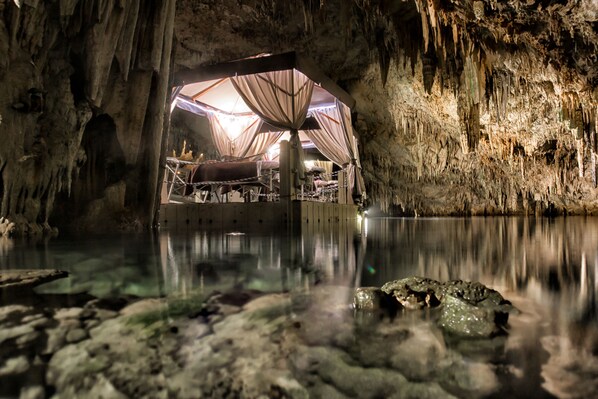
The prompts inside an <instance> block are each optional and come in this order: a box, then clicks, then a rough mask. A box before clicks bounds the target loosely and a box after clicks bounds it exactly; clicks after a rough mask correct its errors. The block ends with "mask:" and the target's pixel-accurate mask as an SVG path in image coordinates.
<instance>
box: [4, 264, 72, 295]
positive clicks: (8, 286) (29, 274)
mask: <svg viewBox="0 0 598 399" xmlns="http://www.w3.org/2000/svg"><path fill="white" fill-rule="evenodd" d="M67 276H68V272H65V271H62V270H26V269H23V270H0V291H2V290H31V289H32V288H34V287H37V286H38V285H40V284H44V283H48V282H50V281H54V280H58V279H61V278H65V277H67Z"/></svg>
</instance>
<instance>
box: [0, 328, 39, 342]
mask: <svg viewBox="0 0 598 399" xmlns="http://www.w3.org/2000/svg"><path fill="white" fill-rule="evenodd" d="M34 332H35V331H34V329H33V327H32V326H30V325H28V324H25V325H18V326H14V327H9V328H2V329H1V330H0V345H3V344H4V343H5V342H6V341H9V340H11V339H14V338H18V337H21V336H26V335H27V334H31V333H34Z"/></svg>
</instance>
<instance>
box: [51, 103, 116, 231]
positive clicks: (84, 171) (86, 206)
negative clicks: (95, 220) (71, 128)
mask: <svg viewBox="0 0 598 399" xmlns="http://www.w3.org/2000/svg"><path fill="white" fill-rule="evenodd" d="M80 151H81V156H80V157H79V159H78V163H77V167H76V168H75V170H74V172H73V181H72V185H71V189H70V192H63V193H60V194H58V197H57V200H56V201H55V208H54V212H53V213H52V218H51V220H50V223H51V224H52V225H56V226H57V227H59V228H61V227H65V228H67V229H68V228H70V227H73V226H69V223H70V222H71V221H73V220H77V219H78V218H80V217H82V216H84V215H85V214H86V213H89V212H93V210H92V209H91V208H92V207H93V206H94V201H98V200H106V201H107V202H109V203H111V202H112V203H114V202H116V203H118V205H120V206H122V205H124V204H123V203H122V202H123V200H122V198H119V195H118V194H117V193H116V194H115V192H114V191H111V190H110V187H113V186H115V185H117V184H118V183H119V182H122V181H123V180H124V179H125V176H126V174H127V167H126V161H125V156H124V152H123V150H122V148H121V145H120V143H119V141H118V137H117V134H116V125H115V123H114V120H113V119H112V117H110V115H107V114H101V115H97V116H95V117H93V118H92V119H91V120H90V121H89V122H88V123H87V125H86V127H85V130H84V132H83V136H82V138H81V145H80ZM44 195H47V193H45V194H44ZM110 197H111V198H110ZM96 204H97V202H96Z"/></svg>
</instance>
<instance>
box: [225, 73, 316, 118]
mask: <svg viewBox="0 0 598 399" xmlns="http://www.w3.org/2000/svg"><path fill="white" fill-rule="evenodd" d="M231 82H232V84H233V86H234V87H235V89H236V90H237V92H238V93H239V95H240V96H241V97H242V98H243V101H245V103H246V104H247V106H248V107H249V108H250V109H251V110H252V111H253V112H255V113H256V114H257V115H259V117H260V118H262V119H263V120H264V121H266V122H268V123H269V124H271V125H272V126H276V127H279V128H281V129H284V130H292V129H295V130H299V128H300V127H301V126H302V125H303V122H305V118H306V117H307V110H308V108H309V103H310V102H311V96H312V93H313V89H314V82H313V81H312V80H311V79H309V78H308V77H307V76H305V75H304V74H302V73H301V72H299V71H297V70H295V69H288V70H285V71H273V72H264V73H256V74H253V75H243V76H233V77H232V78H231Z"/></svg>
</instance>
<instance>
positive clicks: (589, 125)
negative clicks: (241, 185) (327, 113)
mask: <svg viewBox="0 0 598 399" xmlns="http://www.w3.org/2000/svg"><path fill="white" fill-rule="evenodd" d="M177 9H178V11H177V13H178V15H180V18H178V17H177V25H176V27H175V29H176V32H177V38H178V45H177V48H178V50H177V57H176V64H177V66H178V67H183V68H184V67H193V66H197V65H201V64H207V63H213V62H220V61H225V60H230V59H235V58H239V57H244V56H249V55H253V54H257V53H260V52H272V53H277V52H282V51H288V50H298V51H301V52H304V53H306V54H308V55H309V56H311V57H312V58H314V59H315V60H316V61H317V63H318V64H319V66H320V67H321V68H322V69H323V70H324V72H326V73H327V74H328V75H330V76H331V77H332V78H333V79H335V80H337V82H339V84H340V85H341V86H343V87H344V88H345V89H346V90H348V91H349V92H350V93H351V94H352V95H353V96H354V97H355V98H356V99H357V106H356V109H355V110H354V111H355V113H354V124H355V127H356V130H357V131H358V133H359V134H360V136H361V138H360V143H361V152H362V161H363V162H362V165H363V169H364V174H365V177H366V185H367V186H368V192H369V196H370V205H372V206H373V207H374V208H375V209H378V210H380V211H383V212H387V213H391V214H402V215H424V214H435V215H464V214H476V215H477V214H559V213H596V212H598V202H597V198H596V193H597V191H596V189H595V187H596V172H595V171H596V130H597V128H596V115H597V112H598V111H597V110H598V91H597V90H596V87H597V85H596V83H597V79H598V69H597V68H596V67H595V65H596V62H598V59H597V55H596V54H597V50H598V49H597V43H598V33H597V32H596V29H595V24H596V21H597V20H598V6H597V5H596V3H595V2H592V1H590V0H583V1H579V2H573V1H562V2H558V3H555V2H547V1H534V0H532V1H527V2H521V1H518V0H501V1H499V0H486V1H461V2H440V1H428V0H411V1H402V2H397V1H395V2H390V1H379V0H354V1H352V2H346V1H339V0H327V1H319V2H315V1H309V0H305V1H301V2H282V1H276V0H253V1H243V2H236V1H232V0H230V1H228V0H225V1H222V2H218V4H216V3H215V2H213V1H195V2H191V1H185V0H179V2H178V3H177Z"/></svg>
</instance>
